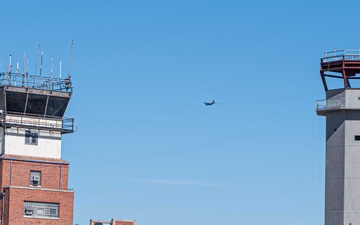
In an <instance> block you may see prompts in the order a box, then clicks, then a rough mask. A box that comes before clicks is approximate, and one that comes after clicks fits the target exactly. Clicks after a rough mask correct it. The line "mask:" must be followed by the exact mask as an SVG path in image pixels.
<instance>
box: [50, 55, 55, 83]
mask: <svg viewBox="0 0 360 225" xmlns="http://www.w3.org/2000/svg"><path fill="white" fill-rule="evenodd" d="M53 67H54V57H53V56H51V68H50V81H52V74H53Z"/></svg>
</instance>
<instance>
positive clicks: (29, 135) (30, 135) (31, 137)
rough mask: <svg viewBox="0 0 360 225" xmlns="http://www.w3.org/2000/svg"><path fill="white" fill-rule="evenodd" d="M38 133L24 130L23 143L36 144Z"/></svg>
mask: <svg viewBox="0 0 360 225" xmlns="http://www.w3.org/2000/svg"><path fill="white" fill-rule="evenodd" d="M38 136H39V135H38V133H36V132H32V131H29V130H27V131H25V144H27V145H37V144H38Z"/></svg>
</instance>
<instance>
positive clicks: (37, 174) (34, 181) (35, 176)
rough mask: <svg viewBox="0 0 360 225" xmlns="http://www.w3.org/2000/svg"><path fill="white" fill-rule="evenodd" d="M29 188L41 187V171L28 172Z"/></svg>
mask: <svg viewBox="0 0 360 225" xmlns="http://www.w3.org/2000/svg"><path fill="white" fill-rule="evenodd" d="M30 186H33V187H40V186H41V171H30Z"/></svg>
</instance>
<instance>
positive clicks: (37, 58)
mask: <svg viewBox="0 0 360 225" xmlns="http://www.w3.org/2000/svg"><path fill="white" fill-rule="evenodd" d="M39 55H40V45H39V46H38V51H37V54H36V65H35V74H34V75H35V76H36V72H37V67H38V61H39Z"/></svg>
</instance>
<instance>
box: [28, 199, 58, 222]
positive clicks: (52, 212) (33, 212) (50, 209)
mask: <svg viewBox="0 0 360 225" xmlns="http://www.w3.org/2000/svg"><path fill="white" fill-rule="evenodd" d="M59 208H60V205H59V203H49V202H27V201H24V217H33V218H49V219H58V218H59Z"/></svg>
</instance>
